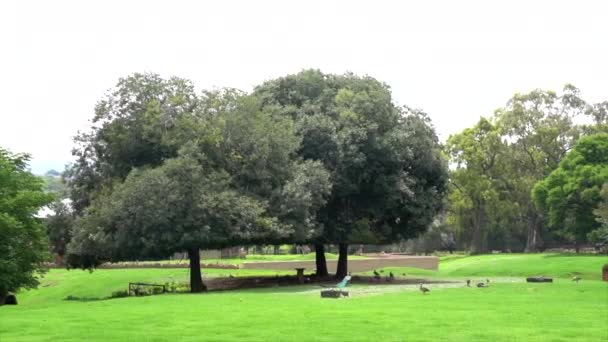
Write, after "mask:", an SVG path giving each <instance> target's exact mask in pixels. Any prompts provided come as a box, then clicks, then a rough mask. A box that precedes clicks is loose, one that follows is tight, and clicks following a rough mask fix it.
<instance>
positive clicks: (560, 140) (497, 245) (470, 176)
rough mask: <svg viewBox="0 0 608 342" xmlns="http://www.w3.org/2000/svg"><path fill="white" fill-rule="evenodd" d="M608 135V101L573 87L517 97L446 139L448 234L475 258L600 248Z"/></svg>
mask: <svg viewBox="0 0 608 342" xmlns="http://www.w3.org/2000/svg"><path fill="white" fill-rule="evenodd" d="M581 122H586V123H585V124H583V123H581ZM602 132H603V133H602ZM605 132H608V102H603V103H599V104H589V103H586V102H585V101H583V100H582V99H581V97H580V94H579V90H578V89H577V88H575V87H574V86H571V85H566V86H565V87H564V90H563V92H562V93H561V94H557V93H554V92H551V91H544V90H535V91H532V92H530V93H528V94H516V95H515V96H513V98H512V99H511V100H509V102H508V103H507V105H506V106H505V107H503V108H499V109H498V110H496V112H495V114H494V115H493V116H492V117H490V118H481V119H480V120H479V122H478V123H477V124H476V125H475V126H473V127H471V128H467V129H465V130H463V131H462V132H460V133H458V134H454V135H452V136H450V137H449V139H448V140H447V143H446V145H445V151H446V154H447V155H448V156H449V158H450V165H451V170H450V191H449V195H448V198H447V203H448V209H447V216H446V224H445V226H444V229H445V231H451V232H453V233H454V234H455V235H456V236H457V241H459V245H460V246H459V247H461V248H464V249H467V250H469V251H471V252H473V253H485V252H488V251H491V250H501V251H526V252H538V251H542V250H544V249H545V248H546V247H547V246H551V245H553V246H560V245H563V244H566V243H567V244H570V243H571V244H573V245H574V246H575V248H576V250H577V251H578V249H579V247H580V246H581V244H585V243H588V242H589V239H591V242H595V243H601V241H600V240H601V239H599V238H597V237H594V236H598V234H599V233H598V232H596V233H591V232H592V231H594V230H596V229H600V222H599V221H597V220H596V218H597V217H595V216H594V215H593V210H594V209H596V208H598V206H599V205H600V203H601V198H600V195H599V193H600V190H601V188H602V186H603V185H604V184H606V182H608V175H607V174H606V172H607V170H608V169H607V167H608V166H607V165H608V160H607V159H606V158H607V157H608V148H607V147H608V146H607V145H606V144H605V139H606V134H605ZM581 137H583V138H581ZM604 201H605V199H604ZM604 206H605V202H604ZM604 229H605V228H604ZM589 234H591V235H589ZM606 242H608V241H606Z"/></svg>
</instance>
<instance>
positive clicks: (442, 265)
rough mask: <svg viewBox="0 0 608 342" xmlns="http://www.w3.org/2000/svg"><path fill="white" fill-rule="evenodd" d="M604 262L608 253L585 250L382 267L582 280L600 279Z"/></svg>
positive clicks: (414, 272)
mask: <svg viewBox="0 0 608 342" xmlns="http://www.w3.org/2000/svg"><path fill="white" fill-rule="evenodd" d="M606 263H608V257H606V256H601V255H588V254H587V255H584V254H583V255H576V254H489V255H474V256H465V255H446V256H442V257H440V262H439V270H437V271H428V270H422V269H417V268H401V267H387V268H385V269H384V270H385V272H388V271H392V272H394V273H395V274H399V275H401V274H403V273H406V274H407V275H408V276H416V277H433V278H437V277H438V278H459V279H460V278H467V277H518V278H523V277H528V276H539V275H543V276H545V277H555V278H572V276H574V275H578V276H580V277H582V278H583V279H585V280H600V279H601V277H602V266H603V265H604V264H606ZM366 273H371V272H366Z"/></svg>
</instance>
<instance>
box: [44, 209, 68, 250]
mask: <svg viewBox="0 0 608 342" xmlns="http://www.w3.org/2000/svg"><path fill="white" fill-rule="evenodd" d="M49 208H50V209H51V210H52V211H53V212H52V213H51V214H50V215H49V216H47V217H45V218H44V219H43V220H44V225H45V227H46V233H47V235H48V238H49V243H50V247H51V252H53V253H55V254H56V255H57V256H59V258H60V261H61V260H63V258H64V257H65V254H66V252H67V245H68V243H69V242H70V240H71V239H72V225H73V223H74V213H73V211H72V209H71V207H70V205H69V204H68V203H66V202H64V201H62V200H61V199H57V200H55V201H54V202H53V203H51V204H50V205H49Z"/></svg>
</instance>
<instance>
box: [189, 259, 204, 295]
mask: <svg viewBox="0 0 608 342" xmlns="http://www.w3.org/2000/svg"><path fill="white" fill-rule="evenodd" d="M188 258H189V259H190V292H192V293H197V292H203V291H207V287H206V286H205V284H203V277H202V275H201V255H200V254H199V250H198V248H192V249H190V250H188Z"/></svg>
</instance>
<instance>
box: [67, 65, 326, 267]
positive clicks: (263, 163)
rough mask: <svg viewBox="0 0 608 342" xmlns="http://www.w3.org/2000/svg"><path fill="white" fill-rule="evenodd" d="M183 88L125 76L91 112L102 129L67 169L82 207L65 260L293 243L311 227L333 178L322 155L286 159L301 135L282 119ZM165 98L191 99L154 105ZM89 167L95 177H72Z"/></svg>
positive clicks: (79, 262) (238, 97)
mask: <svg viewBox="0 0 608 342" xmlns="http://www.w3.org/2000/svg"><path fill="white" fill-rule="evenodd" d="M175 82H177V83H175ZM188 84H189V83H188V82H186V81H183V80H178V79H171V80H169V81H164V80H162V79H159V78H158V77H156V76H155V75H143V76H142V75H133V76H131V77H129V78H127V79H124V80H121V82H119V85H118V87H117V90H116V92H114V93H113V95H111V96H110V98H109V100H106V101H102V103H101V104H100V105H99V106H98V111H97V116H96V119H95V120H97V121H101V122H103V125H102V126H101V128H94V129H93V132H92V136H91V137H92V138H91V139H90V140H88V141H87V142H86V144H85V145H84V146H85V147H84V148H83V149H82V150H81V151H92V152H91V154H90V155H87V156H89V157H91V158H90V160H96V162H95V163H92V164H88V163H84V162H85V161H86V160H85V159H86V158H85V159H82V160H81V161H83V163H80V164H77V165H76V167H75V168H73V169H72V171H75V173H72V174H71V176H72V178H71V183H70V184H71V188H72V189H74V190H75V193H76V198H74V200H75V201H78V200H79V199H80V204H81V205H84V204H87V206H86V207H85V208H86V209H83V210H81V211H80V212H79V214H80V215H79V217H78V218H77V219H76V221H75V224H74V227H75V228H74V237H73V239H72V242H71V243H70V246H69V250H70V256H69V263H70V264H71V265H72V266H76V267H94V266H95V265H96V264H98V263H99V262H102V261H104V260H115V261H118V260H125V259H147V258H161V257H167V256H169V255H171V254H172V253H174V252H177V251H194V250H198V249H200V248H222V247H228V246H234V245H243V244H253V243H274V242H280V241H289V242H292V241H294V240H295V241H303V240H307V239H309V238H310V236H311V235H312V234H314V233H315V229H316V228H317V224H316V223H315V215H316V210H317V208H318V207H319V206H322V205H323V203H324V201H325V197H326V195H327V193H328V192H329V188H330V186H331V183H330V179H329V174H328V173H327V172H326V171H325V169H324V168H323V165H321V163H318V162H312V161H302V160H299V159H297V158H295V151H296V149H297V148H298V146H299V143H300V140H299V138H298V137H296V136H295V135H294V133H293V131H294V128H293V122H292V120H291V119H290V118H288V117H283V116H275V115H273V112H272V111H264V110H262V109H261V108H260V104H259V102H258V99H257V98H254V97H250V96H246V95H244V94H243V93H240V92H238V91H236V90H233V89H222V90H218V91H211V92H204V93H203V94H202V96H200V98H199V100H197V101H194V100H193V99H194V98H193V96H191V95H188V94H189V93H188V90H189V89H190V88H189V87H188V86H187V85H188ZM124 87H126V89H123V88H124ZM175 92H177V93H179V94H181V95H179V96H178V95H175V94H174V93H175ZM125 94H127V95H128V96H127V95H125ZM150 94H152V95H153V96H152V95H150ZM167 94H172V95H171V96H169V95H167ZM125 96H126V97H125ZM175 96H177V98H179V99H182V100H183V99H189V100H188V101H186V102H185V103H189V105H188V106H186V107H184V103H182V102H181V100H180V101H178V102H176V103H173V102H172V101H169V100H167V101H169V102H168V103H169V104H168V106H169V107H168V109H167V108H165V107H163V106H162V105H159V103H158V102H159V101H160V100H159V98H160V99H162V98H165V97H167V98H173V97H175ZM160 102H161V103H162V102H163V101H160ZM190 102H192V103H190ZM117 104H120V105H119V106H118V105H117ZM158 106H160V107H158ZM172 106H177V108H173V107H172ZM157 107H158V108H161V109H162V110H160V112H159V109H158V108H157ZM151 108H152V109H151ZM163 108H165V109H163ZM165 111H167V112H166V113H165ZM163 113H164V114H163ZM163 120H169V121H168V122H170V124H165V121H163ZM159 121H160V122H159ZM125 123H128V124H125ZM122 133H125V134H126V135H123V134H122ZM127 133H128V134H127ZM148 138H149V139H150V140H149V141H148V143H147V144H145V145H142V146H140V147H141V148H142V149H143V150H141V151H139V152H137V153H136V154H135V155H131V154H130V152H129V151H131V150H132V149H133V148H134V146H131V145H135V146H137V145H138V144H140V143H141V140H142V139H143V140H146V139H148ZM97 144H101V145H103V149H98V148H97V147H96V146H97ZM148 148H150V150H147V149H148ZM142 151H143V152H142ZM146 151H147V152H146ZM163 151H164V152H163ZM140 152H141V153H140ZM165 152H166V153H165ZM87 153H88V152H87ZM148 157H150V158H148ZM152 157H153V158H152ZM87 158H88V157H87ZM87 165H88V166H87ZM83 166H86V167H83ZM89 166H90V167H91V170H92V171H93V174H94V175H95V177H93V178H87V177H88V176H86V175H85V174H81V173H80V172H81V171H83V172H84V171H86V170H87V167H89ZM94 178H97V179H100V181H99V184H97V183H96V182H95V181H91V180H92V179H94ZM80 181H82V182H83V183H82V184H84V185H85V188H82V187H80V185H79V184H80V183H79V182H80ZM91 182H92V183H94V184H95V186H94V187H86V186H88V184H91ZM82 191H84V192H82ZM79 194H84V196H83V197H81V198H79V197H80V195H79ZM77 207H78V206H77ZM76 210H77V212H78V209H77V208H76Z"/></svg>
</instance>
